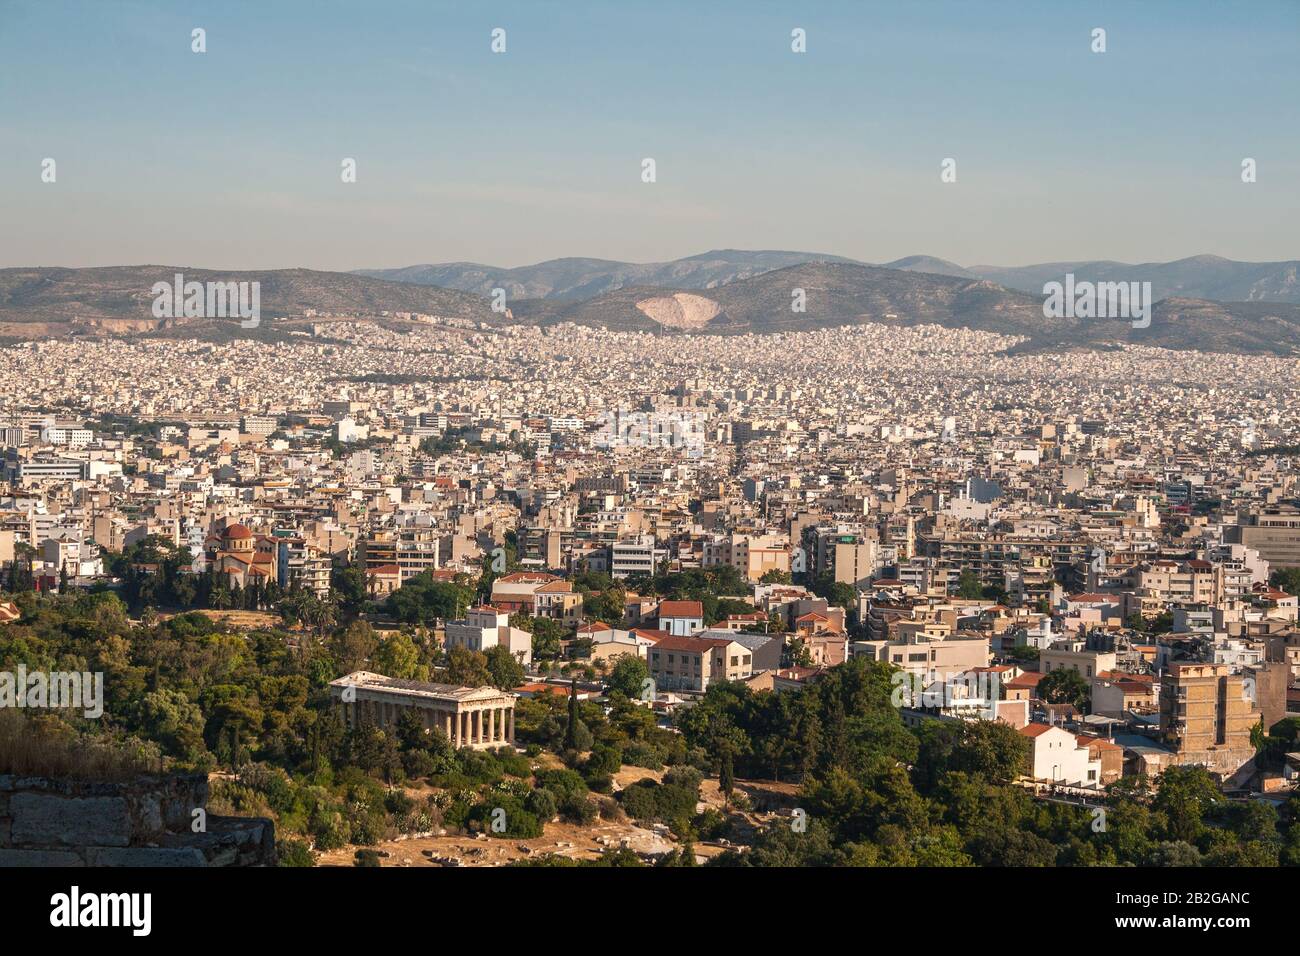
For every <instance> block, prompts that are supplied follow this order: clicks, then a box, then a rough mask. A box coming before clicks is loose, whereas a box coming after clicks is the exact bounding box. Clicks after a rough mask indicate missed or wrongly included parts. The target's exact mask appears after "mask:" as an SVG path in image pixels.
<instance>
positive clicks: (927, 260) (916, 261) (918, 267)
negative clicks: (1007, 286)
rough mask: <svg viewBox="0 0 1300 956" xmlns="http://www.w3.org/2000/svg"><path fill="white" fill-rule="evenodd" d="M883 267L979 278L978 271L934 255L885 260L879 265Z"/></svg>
mask: <svg viewBox="0 0 1300 956" xmlns="http://www.w3.org/2000/svg"><path fill="white" fill-rule="evenodd" d="M881 268H884V269H902V270H903V271H905V272H930V273H933V274H934V275H939V276H958V277H960V278H963V279H979V278H981V276H980V275H979V274H978V273H975V272H971V271H970V270H969V269H964V268H962V267H961V266H959V265H957V263H955V262H949V261H948V260H947V259H936V258H935V257H934V256H906V257H904V258H902V259H895V260H894V261H893V262H886V263H883V264H882V265H881Z"/></svg>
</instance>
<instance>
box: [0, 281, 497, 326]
mask: <svg viewBox="0 0 1300 956" xmlns="http://www.w3.org/2000/svg"><path fill="white" fill-rule="evenodd" d="M178 272H180V273H183V274H184V276H185V279H186V281H197V282H209V281H216V282H245V281H247V282H254V281H256V282H260V283H261V289H260V294H261V311H262V318H263V320H266V319H268V318H271V317H274V316H276V315H288V314H301V313H302V312H303V311H305V310H307V309H316V310H318V311H321V312H339V313H358V312H377V311H382V310H387V311H399V312H423V313H427V314H432V315H442V316H455V317H458V318H466V319H476V320H479V321H484V322H489V321H493V320H499V319H500V316H498V315H496V314H495V313H493V312H492V310H491V308H490V305H489V303H488V302H487V300H485V299H481V298H479V297H477V296H474V295H470V294H468V293H465V292H459V291H456V290H452V289H440V288H437V287H435V286H429V285H415V284H411V283H401V282H385V281H381V280H379V279H370V278H367V277H365V276H357V275H351V274H348V273H342V272H316V271H313V270H311V269H278V270H273V271H265V272H226V271H221V272H217V271H213V270H211V269H196V268H191V267H189V266H111V267H106V268H98V269H63V268H30V269H0V334H6V335H15V334H22V333H23V332H24V331H25V329H24V328H23V327H24V326H32V327H33V328H31V329H30V331H31V332H32V333H33V334H42V333H40V332H38V331H37V328H44V329H45V330H46V331H45V334H58V333H60V332H66V331H70V330H77V329H103V330H106V331H143V330H145V329H147V328H151V327H155V326H157V325H159V322H158V320H157V319H155V318H154V316H153V312H152V306H153V301H154V295H153V293H152V292H151V291H150V290H151V289H152V287H153V284H154V283H155V282H171V281H172V277H173V276H174V275H175V274H176V273H178ZM179 321H180V322H183V321H184V320H179ZM164 324H177V322H170V323H164Z"/></svg>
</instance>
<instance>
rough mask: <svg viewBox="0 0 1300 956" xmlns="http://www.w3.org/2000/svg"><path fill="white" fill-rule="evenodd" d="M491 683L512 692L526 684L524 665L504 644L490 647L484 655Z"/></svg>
mask: <svg viewBox="0 0 1300 956" xmlns="http://www.w3.org/2000/svg"><path fill="white" fill-rule="evenodd" d="M484 656H485V657H486V658H487V671H488V675H489V677H490V683H491V684H492V686H493V687H497V688H500V689H501V690H510V689H511V688H513V687H518V686H519V685H520V684H522V683H523V682H524V665H523V664H521V663H520V662H519V658H517V657H515V655H513V654H511V653H510V648H508V647H506V646H505V645H503V644H497V645H496V646H495V647H490V648H488V650H487V653H486V654H485V655H484Z"/></svg>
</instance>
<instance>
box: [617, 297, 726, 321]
mask: <svg viewBox="0 0 1300 956" xmlns="http://www.w3.org/2000/svg"><path fill="white" fill-rule="evenodd" d="M636 307H637V308H638V309H640V310H641V311H642V312H644V313H645V314H646V315H647V316H649V317H650V318H652V319H654V320H655V321H656V322H658V323H659V324H660V325H664V326H667V327H668V328H672V329H699V328H703V327H704V326H706V325H708V324H709V320H710V319H712V318H713V317H714V316H716V315H717V314H718V313H719V312H721V311H722V306H720V305H718V303H716V302H714V301H713V300H712V299H706V298H705V297H704V296H702V295H691V294H690V293H689V292H675V293H673V294H672V295H661V296H655V297H654V298H653V299H642V300H641V301H640V302H638V303H637V304H636Z"/></svg>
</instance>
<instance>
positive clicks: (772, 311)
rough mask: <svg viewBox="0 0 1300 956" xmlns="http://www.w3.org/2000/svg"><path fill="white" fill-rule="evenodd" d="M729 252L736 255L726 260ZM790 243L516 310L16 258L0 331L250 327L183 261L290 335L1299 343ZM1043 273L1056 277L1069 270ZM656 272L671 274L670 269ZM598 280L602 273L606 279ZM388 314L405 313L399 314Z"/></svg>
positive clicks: (293, 275)
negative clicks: (1050, 306)
mask: <svg viewBox="0 0 1300 956" xmlns="http://www.w3.org/2000/svg"><path fill="white" fill-rule="evenodd" d="M728 255H733V256H734V257H735V258H731V259H727V258H726V257H727V256H728ZM788 255H797V254H795V253H735V254H732V253H716V254H715V253H709V254H706V255H705V256H702V257H694V258H693V260H681V262H687V263H690V262H693V263H694V264H693V265H687V266H682V267H681V268H682V269H683V270H684V274H685V276H686V279H687V280H688V281H686V282H680V283H676V284H648V283H641V284H633V285H627V286H621V287H619V288H616V289H613V290H609V291H605V292H599V293H596V294H593V295H590V296H588V297H585V298H582V299H569V298H563V297H557V296H547V297H534V298H522V299H520V298H508V300H507V303H508V305H509V308H510V310H511V314H510V315H501V314H498V313H494V312H492V311H491V308H490V305H489V302H488V300H487V299H485V298H483V297H480V296H478V295H475V294H473V293H469V292H464V291H461V290H455V289H443V288H440V287H437V286H430V285H424V284H420V283H415V282H395V281H389V280H384V279H374V278H370V277H367V276H359V275H354V274H346V273H335V272H315V271H311V270H307V269H286V270H276V271H268V272H241V273H231V272H215V271H212V270H205V269H191V268H186V267H173V266H121V267H111V268H101V269H61V268H33V269H5V270H0V339H13V338H26V339H30V338H35V337H42V336H47V335H67V334H118V333H121V334H132V333H149V334H155V335H157V334H167V335H191V334H194V335H198V334H202V335H205V336H210V337H215V338H216V339H218V340H219V339H220V337H221V336H222V335H224V334H226V333H227V332H230V333H236V334H242V333H243V332H244V330H242V329H239V328H238V327H237V325H236V324H235V320H234V319H232V320H230V321H229V322H228V323H227V322H222V321H218V322H205V321H196V320H187V319H168V320H165V321H159V320H158V319H155V318H154V317H153V315H152V312H151V305H152V302H153V295H152V292H151V287H152V285H153V284H154V283H155V282H159V281H169V280H170V278H171V277H172V276H173V275H174V274H175V273H176V272H183V273H184V274H185V277H186V278H187V279H189V280H197V281H200V282H206V281H258V282H261V284H262V285H261V295H262V317H263V329H262V330H261V333H259V334H261V335H264V336H273V335H274V334H275V332H276V330H279V331H280V332H283V333H285V334H288V333H290V332H292V331H294V329H295V328H297V329H299V330H301V329H303V328H304V327H305V326H306V325H307V324H308V323H309V321H310V322H315V321H320V320H318V319H312V320H304V319H301V318H300V319H299V320H298V322H296V323H293V322H286V323H277V324H276V329H270V328H267V327H266V326H267V325H268V321H267V320H270V319H274V318H275V317H277V316H280V315H289V316H299V317H301V316H302V313H303V312H304V311H306V310H309V309H315V310H317V311H318V312H320V313H325V314H329V313H333V314H336V315H371V316H373V315H376V314H377V313H380V312H388V313H394V312H422V313H427V314H432V315H440V316H452V317H457V318H464V319H469V320H471V321H474V322H481V323H488V324H492V325H501V324H503V323H508V322H516V323H538V324H545V325H551V324H556V323H560V322H575V323H578V324H581V325H589V326H596V327H601V328H609V329H616V330H644V331H652V332H657V333H665V334H692V333H694V334H699V333H710V334H721V335H728V334H736V333H742V332H758V333H763V332H779V331H786V330H790V331H796V330H800V329H812V328H824V327H829V326H837V325H852V324H859V323H867V322H876V323H885V324H897V325H918V324H935V325H941V326H946V327H948V328H954V329H957V328H967V329H976V330H982V331H988V332H997V333H1002V334H1007V335H1015V336H1021V337H1024V338H1027V339H1029V340H1030V341H1029V342H1027V343H1025V344H1023V345H1022V346H1020V348H1021V349H1033V350H1045V349H1046V350H1059V349H1073V348H1081V347H1082V348H1088V347H1096V346H1104V345H1108V344H1113V343H1118V342H1133V343H1142V344H1148V345H1154V346H1161V347H1165V348H1171V349H1199V350H1203V351H1217V352H1241V353H1268V354H1277V355H1297V354H1300V305H1296V304H1292V303H1285V302H1269V301H1253V302H1251V301H1240V302H1218V301H1212V300H1208V299H1205V298H1200V297H1194V296H1172V297H1170V298H1167V299H1165V300H1164V301H1161V302H1158V303H1157V304H1156V307H1155V309H1154V312H1153V317H1152V323H1151V326H1150V327H1149V328H1146V329H1134V328H1132V327H1131V324H1130V323H1129V322H1127V321H1123V320H1103V319H1048V318H1044V316H1043V308H1042V304H1043V296H1042V292H1041V285H1040V286H1039V288H1038V289H1036V290H1034V291H1022V290H1018V289H1011V288H1007V287H1005V286H1002V285H999V284H998V283H996V282H993V281H990V280H988V279H984V278H977V277H976V278H972V277H968V276H962V275H948V274H943V273H940V272H937V271H933V270H937V269H940V268H952V269H960V267H955V266H953V265H952V263H945V262H942V261H941V260H933V259H928V258H926V257H909V258H908V259H904V260H899V261H898V262H897V263H895V265H897V266H901V268H886V267H883V266H869V265H864V264H862V263H855V262H849V261H821V260H817V261H808V262H801V263H798V264H794V265H787V266H783V267H779V268H772V269H766V268H761V267H762V266H763V265H764V264H765V263H771V262H775V261H779V260H780V257H783V256H788ZM740 257H759V258H749V259H747V260H746V262H747V265H746V268H755V269H759V270H760V271H758V272H757V274H754V275H743V276H742V275H739V273H735V274H734V277H733V278H731V279H730V280H729V281H727V282H725V283H723V284H720V285H716V286H711V287H700V286H698V285H694V284H693V283H695V282H698V281H700V280H701V278H702V277H703V276H704V275H705V274H706V273H708V272H709V271H710V270H713V274H715V275H716V274H721V272H728V274H731V273H732V272H734V270H735V269H736V268H737V266H738V263H739V262H740ZM764 257H766V258H764ZM559 263H568V264H569V265H568V266H567V267H565V268H567V269H568V270H569V271H568V275H569V277H570V278H571V279H573V278H577V277H578V272H582V271H584V270H585V273H584V274H586V275H588V277H590V275H592V274H594V273H593V270H594V271H595V272H600V270H601V269H604V268H605V266H607V265H608V263H605V264H603V265H602V264H601V260H594V259H584V260H557V261H556V263H552V264H550V265H551V266H553V267H554V269H555V270H557V271H556V273H555V274H556V276H558V274H559V272H560V271H564V269H562V268H561V266H560V265H559ZM1058 266H1059V264H1058ZM1058 266H1053V267H1052V268H1057V267H1058ZM465 268H468V266H465ZM1043 268H1046V267H1043ZM719 270H721V272H720V271H719ZM917 270H923V271H917ZM602 274H605V273H602ZM1060 274H1062V275H1063V273H1060ZM1043 275H1044V277H1045V278H1044V281H1048V280H1050V279H1051V278H1055V277H1057V275H1058V273H1056V272H1046V273H1043ZM1078 275H1080V273H1077V272H1076V276H1078ZM1085 275H1086V273H1085ZM534 278H535V277H534ZM606 278H608V276H607V275H606ZM656 278H657V279H658V280H659V281H660V282H666V279H665V278H664V276H663V275H661V274H658V273H657V274H656ZM536 281H540V280H536ZM590 281H592V282H596V284H597V285H599V284H600V283H601V282H604V281H605V280H604V279H602V280H600V281H599V282H597V281H596V280H590ZM569 288H570V289H572V288H575V287H572V286H570V287H569ZM796 289H801V290H803V293H802V295H803V303H804V308H803V310H802V311H794V310H793V309H792V303H793V302H794V292H795V290H796ZM384 321H386V322H392V323H394V324H397V322H398V320H396V319H395V318H392V317H391V316H390V318H389V319H387V320H384ZM227 325H229V326H230V328H229V329H227V328H226V326H227Z"/></svg>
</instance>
